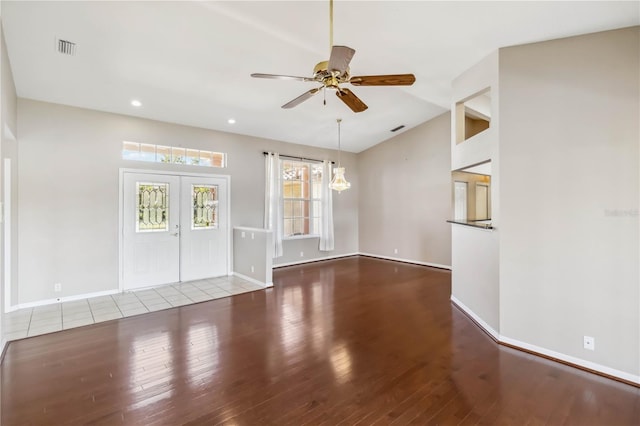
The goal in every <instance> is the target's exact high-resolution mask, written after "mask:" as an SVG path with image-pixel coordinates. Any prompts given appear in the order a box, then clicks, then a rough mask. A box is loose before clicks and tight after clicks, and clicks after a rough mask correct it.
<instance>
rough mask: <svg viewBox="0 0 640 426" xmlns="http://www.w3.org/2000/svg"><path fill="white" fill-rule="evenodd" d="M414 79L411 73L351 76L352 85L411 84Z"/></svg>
mask: <svg viewBox="0 0 640 426" xmlns="http://www.w3.org/2000/svg"><path fill="white" fill-rule="evenodd" d="M415 81H416V76H415V75H413V74H388V75H361V76H357V77H351V79H350V80H349V83H351V84H353V85H354V86H411V85H412V84H413V83H415Z"/></svg>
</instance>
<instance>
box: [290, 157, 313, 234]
mask: <svg viewBox="0 0 640 426" xmlns="http://www.w3.org/2000/svg"><path fill="white" fill-rule="evenodd" d="M282 178H283V180H282V185H283V187H282V194H283V202H284V215H283V217H284V237H285V238H291V237H296V236H303V235H319V234H320V212H321V211H322V209H321V205H320V199H321V195H320V194H321V186H322V164H320V163H307V162H304V161H292V160H283V161H282Z"/></svg>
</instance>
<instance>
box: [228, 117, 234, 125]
mask: <svg viewBox="0 0 640 426" xmlns="http://www.w3.org/2000/svg"><path fill="white" fill-rule="evenodd" d="M227 123H229V124H236V119H235V118H230V119H228V120H227Z"/></svg>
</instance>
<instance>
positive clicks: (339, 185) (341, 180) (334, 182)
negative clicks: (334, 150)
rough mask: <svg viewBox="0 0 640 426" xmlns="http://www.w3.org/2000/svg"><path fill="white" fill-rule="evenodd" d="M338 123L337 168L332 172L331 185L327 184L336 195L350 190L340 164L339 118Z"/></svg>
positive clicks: (340, 120)
mask: <svg viewBox="0 0 640 426" xmlns="http://www.w3.org/2000/svg"><path fill="white" fill-rule="evenodd" d="M336 121H337V122H338V167H336V168H335V170H334V172H333V179H331V183H330V184H329V188H331V189H333V190H334V191H338V193H340V192H342V191H344V190H345V189H349V188H351V184H350V183H349V182H347V179H345V177H344V167H342V165H341V164H340V157H341V155H340V154H341V151H342V150H341V147H340V122H342V119H341V118H338V119H337V120H336Z"/></svg>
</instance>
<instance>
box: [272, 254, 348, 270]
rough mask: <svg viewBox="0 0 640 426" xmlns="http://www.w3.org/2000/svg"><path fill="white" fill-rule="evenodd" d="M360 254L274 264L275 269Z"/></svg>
mask: <svg viewBox="0 0 640 426" xmlns="http://www.w3.org/2000/svg"><path fill="white" fill-rule="evenodd" d="M359 254H360V253H349V254H339V255H337V256H327V257H318V258H315V259H304V260H297V261H295V262H287V263H278V264H277V265H273V269H276V268H283V267H285V266H293V265H302V264H303V263H312V262H320V261H323V260H333V259H340V258H341V257H351V256H357V255H359Z"/></svg>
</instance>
